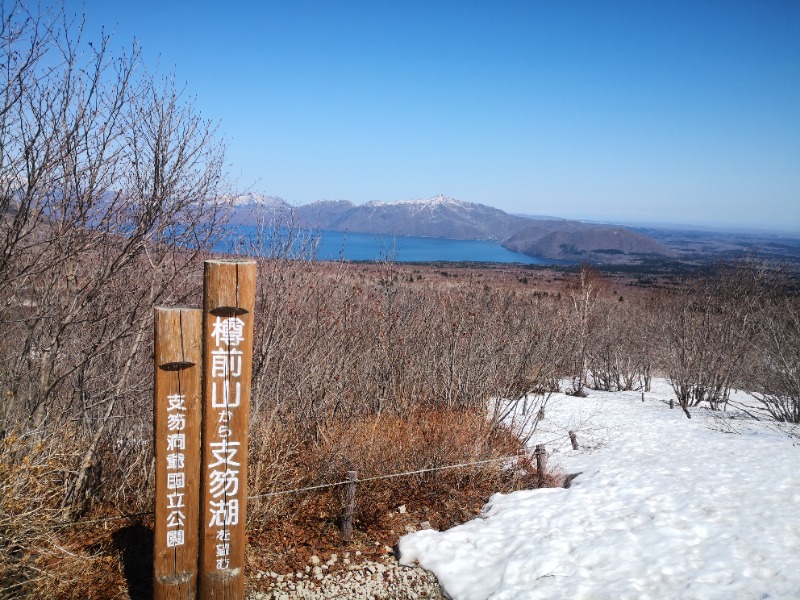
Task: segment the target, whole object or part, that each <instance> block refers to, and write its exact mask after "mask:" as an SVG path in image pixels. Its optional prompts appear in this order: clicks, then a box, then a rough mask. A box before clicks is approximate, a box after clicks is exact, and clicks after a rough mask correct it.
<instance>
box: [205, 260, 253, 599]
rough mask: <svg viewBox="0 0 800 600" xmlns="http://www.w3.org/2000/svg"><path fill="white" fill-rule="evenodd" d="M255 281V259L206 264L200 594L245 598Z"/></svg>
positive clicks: (214, 597)
mask: <svg viewBox="0 0 800 600" xmlns="http://www.w3.org/2000/svg"><path fill="white" fill-rule="evenodd" d="M255 283H256V263H255V262H252V261H246V262H244V261H243V262H230V261H219V260H209V261H206V263H205V275H204V287H203V290H204V291H203V450H202V487H201V492H200V531H201V534H200V598H201V600H221V599H225V600H244V551H245V521H246V519H247V441H248V440H247V430H248V420H249V414H250V387H251V378H252V364H253V308H254V305H255Z"/></svg>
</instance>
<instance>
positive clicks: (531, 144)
mask: <svg viewBox="0 0 800 600" xmlns="http://www.w3.org/2000/svg"><path fill="white" fill-rule="evenodd" d="M67 3H68V8H69V9H71V10H74V11H78V12H79V11H80V10H81V7H82V6H84V7H85V10H86V13H87V29H88V32H89V33H90V34H93V33H94V32H97V31H99V29H100V27H101V26H105V28H106V30H111V31H113V32H114V36H115V41H116V42H117V43H122V44H126V45H129V44H130V42H131V41H132V39H133V38H134V37H136V38H137V39H138V40H139V41H140V42H141V44H142V47H143V50H144V55H145V58H146V60H147V62H148V64H149V65H151V66H154V65H156V63H158V64H159V69H160V71H162V72H164V71H172V70H174V72H175V73H176V74H177V77H178V80H179V81H182V82H184V81H185V82H186V86H187V91H188V93H189V94H191V95H192V96H194V97H196V103H197V106H198V107H199V108H200V109H201V110H202V112H203V114H204V115H205V116H208V117H210V118H213V119H215V120H218V121H219V122H220V130H221V131H222V132H224V133H225V137H226V139H227V140H228V143H229V154H228V158H229V162H230V172H231V173H232V174H233V175H234V176H235V177H236V179H237V181H238V184H239V186H240V187H242V188H250V189H251V190H252V191H260V192H264V193H267V194H274V195H278V196H281V197H283V198H285V199H286V200H287V201H289V202H290V203H292V204H305V203H308V202H312V201H314V200H318V199H322V198H329V199H347V200H351V201H353V202H356V203H361V202H365V201H369V200H383V201H392V200H403V199H411V198H426V197H430V196H433V195H435V194H438V193H443V194H447V195H449V196H453V197H455V198H458V199H460V200H465V201H469V202H480V203H483V204H489V205H493V206H497V207H499V208H502V209H504V210H507V211H509V212H522V213H529V214H546V215H554V216H560V217H576V218H589V219H609V220H617V221H643V222H672V223H675V222H678V223H690V224H711V223H715V224H727V225H737V226H761V227H764V226H766V227H780V228H782V229H789V230H793V231H797V232H800V1H798V0H791V1H786V2H777V1H770V0H763V1H762V0H759V1H756V0H753V1H752V2H739V1H737V0H725V1H719V2H714V1H707V2H704V1H699V2H695V1H691V2H674V1H670V2H646V1H630V2H600V1H591V2H572V1H565V2H553V1H548V2H536V1H506V2H503V1H497V2H490V1H483V2H477V1H475V2H473V1H467V0H461V1H435V0H427V1H415V0H398V1H381V0H373V1H365V2H356V1H352V2H350V1H347V0H337V1H333V0H331V1H324V2H323V1H319V2H304V1H296V0H283V1H279V2H278V1H265V2H236V1H228V2H224V3H223V2H208V1H197V0H195V1H191V2H189V1H185V2H178V1H171V0H161V1H160V2H154V1H151V0H137V1H126V2H112V1H108V0H88V1H87V2H85V3H81V2H79V1H77V0H67Z"/></svg>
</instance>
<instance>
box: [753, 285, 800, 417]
mask: <svg viewBox="0 0 800 600" xmlns="http://www.w3.org/2000/svg"><path fill="white" fill-rule="evenodd" d="M783 283H784V282H783V281H778V282H776V284H775V285H774V286H773V290H774V291H775V293H774V294H773V295H772V297H770V298H769V299H768V300H767V301H766V302H765V305H764V307H763V310H761V311H760V312H759V313H758V315H757V326H758V335H757V336H756V337H755V338H754V346H755V348H754V350H755V351H754V368H753V370H752V372H751V373H750V377H748V383H749V384H750V386H751V388H750V389H751V390H752V392H751V393H752V395H753V397H755V398H756V399H757V400H758V401H759V403H760V408H761V412H763V413H765V414H766V415H768V416H769V417H771V418H772V419H775V420H776V421H784V422H788V423H800V302H798V298H797V297H796V296H792V295H789V294H787V293H786V292H785V291H784V285H783Z"/></svg>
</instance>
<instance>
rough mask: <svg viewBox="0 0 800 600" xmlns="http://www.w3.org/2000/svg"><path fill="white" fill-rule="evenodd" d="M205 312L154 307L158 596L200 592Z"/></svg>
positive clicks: (166, 598) (178, 598)
mask: <svg viewBox="0 0 800 600" xmlns="http://www.w3.org/2000/svg"><path fill="white" fill-rule="evenodd" d="M202 314H203V313H202V311H201V310H200V309H199V308H165V307H156V308H155V315H154V316H155V339H154V350H155V381H154V386H153V389H154V402H153V405H154V414H153V424H154V429H155V438H154V447H155V461H156V510H155V540H154V546H153V595H154V598H155V599H156V600H189V599H192V600H194V599H195V598H196V597H197V550H198V534H199V531H198V528H199V522H198V509H199V503H200V367H201V360H200V355H201V346H200V340H201V335H202V322H203V320H202Z"/></svg>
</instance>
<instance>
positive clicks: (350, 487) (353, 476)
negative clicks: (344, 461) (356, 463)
mask: <svg viewBox="0 0 800 600" xmlns="http://www.w3.org/2000/svg"><path fill="white" fill-rule="evenodd" d="M347 481H349V482H350V483H348V484H347V487H346V488H345V498H344V514H343V515H342V540H344V541H345V542H348V543H349V542H350V538H351V537H352V535H353V512H354V510H355V506H356V482H357V481H358V471H348V472H347Z"/></svg>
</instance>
